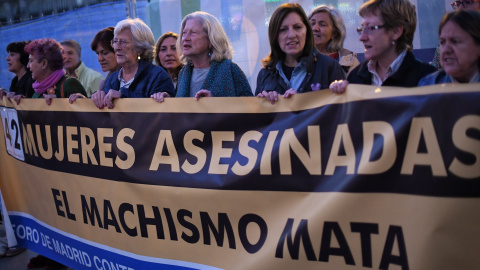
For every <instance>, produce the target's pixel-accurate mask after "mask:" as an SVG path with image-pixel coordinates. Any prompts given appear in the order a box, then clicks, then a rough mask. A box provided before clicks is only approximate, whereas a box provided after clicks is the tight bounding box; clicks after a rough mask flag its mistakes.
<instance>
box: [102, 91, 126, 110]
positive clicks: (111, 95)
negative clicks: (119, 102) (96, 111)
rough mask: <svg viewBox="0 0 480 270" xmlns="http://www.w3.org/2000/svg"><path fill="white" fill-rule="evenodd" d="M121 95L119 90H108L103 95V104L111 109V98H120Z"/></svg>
mask: <svg viewBox="0 0 480 270" xmlns="http://www.w3.org/2000/svg"><path fill="white" fill-rule="evenodd" d="M102 92H103V91H102ZM121 96H122V93H121V92H120V91H117V90H113V89H110V90H108V93H107V94H106V95H105V98H104V102H105V105H107V108H109V109H113V100H114V99H117V98H120V97H121Z"/></svg>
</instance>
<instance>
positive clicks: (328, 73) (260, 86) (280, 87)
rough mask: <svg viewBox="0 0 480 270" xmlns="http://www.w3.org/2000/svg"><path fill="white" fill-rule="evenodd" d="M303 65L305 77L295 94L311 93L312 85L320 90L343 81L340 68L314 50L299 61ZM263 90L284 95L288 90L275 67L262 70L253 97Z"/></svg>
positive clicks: (329, 58) (331, 59) (335, 62)
mask: <svg viewBox="0 0 480 270" xmlns="http://www.w3.org/2000/svg"><path fill="white" fill-rule="evenodd" d="M300 62H303V63H304V64H305V67H306V68H307V75H306V76H305V78H304V79H303V81H302V83H301V85H300V87H299V88H298V89H295V90H297V93H305V92H311V91H312V87H311V85H312V84H315V85H316V84H317V83H319V84H320V85H321V87H320V88H321V89H327V88H328V87H329V86H330V84H331V83H332V82H333V81H335V80H344V79H345V75H344V72H343V69H342V67H341V66H340V64H338V62H337V61H335V60H334V59H333V58H331V57H330V56H327V55H323V54H321V53H320V52H318V51H317V49H314V50H313V52H312V53H311V54H310V55H309V56H306V57H303V58H302V59H300ZM263 90H265V91H267V92H269V91H276V92H277V93H279V94H284V93H285V91H287V90H288V86H287V83H285V80H284V79H283V78H282V76H280V73H279V72H278V70H277V68H276V67H272V68H262V69H261V70H260V72H259V73H258V76H257V89H256V91H255V95H258V94H259V93H261V92H263Z"/></svg>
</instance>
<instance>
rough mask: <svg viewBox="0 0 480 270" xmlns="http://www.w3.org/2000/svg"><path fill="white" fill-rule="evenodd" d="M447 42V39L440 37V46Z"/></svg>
mask: <svg viewBox="0 0 480 270" xmlns="http://www.w3.org/2000/svg"><path fill="white" fill-rule="evenodd" d="M445 43H447V42H446V41H445V39H443V38H442V39H440V46H445Z"/></svg>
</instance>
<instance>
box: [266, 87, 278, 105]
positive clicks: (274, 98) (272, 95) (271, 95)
mask: <svg viewBox="0 0 480 270" xmlns="http://www.w3.org/2000/svg"><path fill="white" fill-rule="evenodd" d="M262 94H263V96H264V97H265V98H266V99H267V100H268V101H270V103H272V104H275V102H276V101H277V100H278V93H277V91H270V92H267V91H265V90H263V92H262Z"/></svg>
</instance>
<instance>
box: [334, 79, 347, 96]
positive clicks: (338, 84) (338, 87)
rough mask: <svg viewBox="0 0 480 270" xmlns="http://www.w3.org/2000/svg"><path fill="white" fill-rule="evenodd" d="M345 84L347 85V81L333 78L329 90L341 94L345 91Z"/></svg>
mask: <svg viewBox="0 0 480 270" xmlns="http://www.w3.org/2000/svg"><path fill="white" fill-rule="evenodd" d="M347 86H348V81H343V80H339V81H337V80H335V81H334V82H332V83H331V84H330V91H331V92H332V93H336V94H342V93H344V92H345V90H347Z"/></svg>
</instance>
